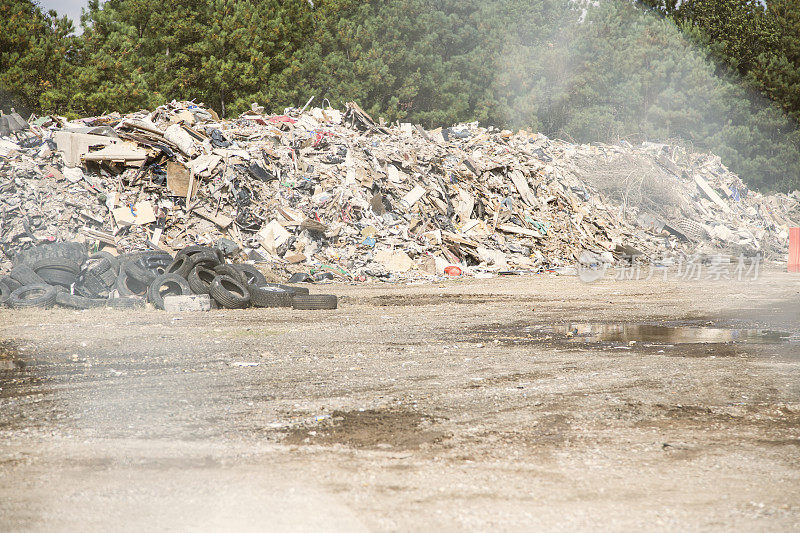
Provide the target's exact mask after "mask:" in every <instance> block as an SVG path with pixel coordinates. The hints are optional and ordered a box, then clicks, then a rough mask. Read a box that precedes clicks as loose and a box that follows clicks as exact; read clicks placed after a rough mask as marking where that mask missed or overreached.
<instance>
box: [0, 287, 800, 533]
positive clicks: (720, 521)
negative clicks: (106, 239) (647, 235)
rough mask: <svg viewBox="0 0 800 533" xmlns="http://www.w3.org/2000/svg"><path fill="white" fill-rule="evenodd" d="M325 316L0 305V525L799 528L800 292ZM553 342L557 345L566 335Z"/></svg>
mask: <svg viewBox="0 0 800 533" xmlns="http://www.w3.org/2000/svg"><path fill="white" fill-rule="evenodd" d="M311 288H312V291H314V292H330V293H334V294H337V295H339V296H340V297H341V304H340V308H339V309H338V310H336V311H316V312H314V311H293V310H291V309H288V310H286V309H264V310H244V311H215V312H211V313H190V314H180V315H179V314H169V313H164V312H161V311H155V310H137V311H133V312H131V311H123V310H91V311H68V310H56V309H54V310H48V311H25V312H20V311H12V310H0V339H2V343H1V344H0V368H2V369H3V370H2V371H0V530H2V531H21V530H24V531H75V530H81V531H108V530H115V531H142V530H156V531H162V530H180V531H207V530H210V531H250V530H254V531H289V530H291V531H298V530H299V531H320V530H324V531H331V530H333V531H361V530H367V531H419V530H423V529H429V528H437V529H441V530H447V531H451V530H457V531H463V530H500V531H503V530H520V529H522V530H533V529H537V530H540V529H547V530H563V531H574V530H576V529H577V530H589V529H591V530H597V529H601V530H630V529H634V528H636V529H647V530H672V531H674V530H731V529H744V530H770V531H774V530H791V529H798V528H800V379H799V378H800V353H798V352H800V344H798V343H797V342H780V343H763V344H759V343H754V344H746V343H739V342H733V343H732V342H724V343H711V344H709V343H705V344H685V345H680V344H679V345H676V344H670V343H668V342H666V343H665V342H646V341H640V342H636V343H628V342H622V343H620V342H605V343H581V342H572V341H574V338H569V336H568V335H565V334H562V333H552V334H547V333H542V332H543V331H545V332H546V331H547V330H546V329H543V328H547V327H548V326H551V325H564V324H571V323H581V322H602V323H608V324H615V323H646V324H656V325H658V324H661V325H664V324H666V325H684V326H708V325H714V326H717V327H724V328H728V327H733V328H745V327H747V328H768V329H772V330H780V331H785V332H789V333H795V334H796V333H798V332H800V316H799V315H800V276H797V275H789V274H786V273H783V272H778V271H766V272H764V273H762V275H761V277H760V279H759V280H758V281H756V282H752V281H751V282H739V281H722V282H712V281H697V282H686V281H680V280H675V279H669V280H666V281H665V280H662V279H651V280H647V281H644V280H639V281H633V280H631V281H613V280H610V279H609V280H604V281H600V282H597V283H593V284H584V283H581V282H580V281H578V280H577V278H575V277H570V276H557V275H554V274H544V275H539V276H514V277H504V278H495V279H489V280H464V281H461V280H458V281H449V282H447V283H440V284H416V285H389V284H381V283H368V284H360V285H358V286H348V285H338V284H331V285H325V286H316V287H311ZM567 329H568V328H567Z"/></svg>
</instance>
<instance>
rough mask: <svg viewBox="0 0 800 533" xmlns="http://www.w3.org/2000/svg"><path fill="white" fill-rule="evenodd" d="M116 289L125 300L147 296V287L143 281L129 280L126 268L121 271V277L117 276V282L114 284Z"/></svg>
mask: <svg viewBox="0 0 800 533" xmlns="http://www.w3.org/2000/svg"><path fill="white" fill-rule="evenodd" d="M114 287H115V288H116V289H117V293H118V294H119V295H120V296H122V297H123V298H127V297H130V296H144V295H145V294H147V285H145V284H144V283H142V282H141V281H137V280H135V279H132V278H129V277H128V274H127V273H126V272H125V269H124V268H121V269H120V272H119V276H117V281H116V283H115V284H114Z"/></svg>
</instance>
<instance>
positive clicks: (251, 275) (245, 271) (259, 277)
mask: <svg viewBox="0 0 800 533" xmlns="http://www.w3.org/2000/svg"><path fill="white" fill-rule="evenodd" d="M231 266H232V267H233V268H235V269H236V270H238V271H239V272H241V273H242V275H243V276H244V279H245V282H246V283H247V284H248V285H258V286H263V285H265V284H266V283H267V278H265V277H264V274H262V273H261V271H260V270H259V269H257V268H256V267H254V266H253V265H248V264H247V263H238V264H235V265H231Z"/></svg>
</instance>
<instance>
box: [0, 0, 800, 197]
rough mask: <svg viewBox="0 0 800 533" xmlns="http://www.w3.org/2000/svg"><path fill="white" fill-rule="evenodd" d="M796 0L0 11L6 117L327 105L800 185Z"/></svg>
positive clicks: (154, 2)
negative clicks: (695, 157)
mask: <svg viewBox="0 0 800 533" xmlns="http://www.w3.org/2000/svg"><path fill="white" fill-rule="evenodd" d="M795 4H798V3H797V2H795V0H774V1H773V0H769V1H768V3H767V5H766V7H765V6H764V5H762V4H761V3H759V2H758V1H756V0H684V1H683V2H678V1H677V0H640V1H639V2H635V3H632V2H629V1H625V0H620V1H617V0H606V1H604V2H601V3H600V4H599V5H598V6H593V5H591V3H589V5H588V6H583V5H582V4H581V3H580V2H575V1H569V0H533V1H531V0H524V1H523V0H493V1H486V0H437V1H433V0H383V1H381V0H369V1H355V0H314V1H313V2H312V1H309V0H170V1H169V2H167V1H165V0H107V1H106V2H104V3H103V4H102V5H100V3H99V2H98V0H91V1H90V3H89V6H88V8H87V10H86V11H85V13H84V15H83V17H82V20H81V21H80V24H81V26H82V28H83V33H82V35H80V36H75V35H74V34H73V33H72V32H73V29H74V27H73V23H72V21H69V20H68V19H66V18H64V17H58V16H57V15H56V13H55V12H43V11H42V10H41V9H40V8H39V7H38V6H37V5H36V4H35V3H34V2H32V1H31V0H5V2H3V3H2V4H1V5H0V105H2V106H3V107H5V108H7V107H9V106H11V105H15V106H16V107H17V108H21V109H23V110H26V111H35V112H38V113H59V114H66V115H68V116H69V115H80V116H85V115H92V114H99V113H105V112H110V111H120V112H123V113H124V112H129V111H133V110H136V109H141V108H152V107H154V106H157V105H159V104H161V103H163V102H164V101H168V100H172V99H196V101H202V102H204V103H206V104H207V105H209V106H210V107H212V108H214V109H215V110H216V111H217V112H219V113H220V114H224V115H226V116H235V115H237V114H238V113H240V112H242V111H243V110H244V109H246V108H248V107H249V105H250V103H251V102H258V103H260V104H262V105H265V106H266V107H267V108H269V109H271V110H272V111H276V112H277V111H281V110H282V109H283V108H284V107H288V106H301V105H302V104H303V103H305V101H306V100H308V98H309V97H311V96H312V95H313V96H315V97H316V102H317V103H320V102H322V101H323V99H325V98H327V99H328V100H329V101H330V102H331V104H332V105H334V106H341V105H342V104H343V103H344V102H345V101H350V100H354V101H357V102H359V104H361V106H362V107H363V108H364V109H365V110H367V111H368V112H370V113H372V114H373V115H374V116H376V117H378V116H379V117H383V118H385V119H386V120H387V121H394V120H401V121H411V122H416V123H421V124H423V125H425V126H426V127H435V126H441V125H450V124H453V123H456V122H463V121H475V120H477V121H480V122H481V123H483V124H485V125H495V126H498V127H508V128H521V127H524V128H528V129H531V130H534V131H541V132H543V133H545V134H547V135H549V136H552V137H561V138H566V139H570V140H574V141H580V142H591V141H602V142H615V141H617V140H620V139H626V140H628V141H631V142H638V141H641V140H650V141H663V142H667V141H668V142H679V143H685V144H688V145H689V146H690V147H691V148H692V149H695V150H710V151H713V152H715V153H717V154H719V155H720V156H721V157H722V159H723V162H724V163H725V164H727V165H728V166H729V167H730V168H731V169H732V170H734V171H735V172H737V173H739V174H740V175H741V176H742V178H743V179H744V180H745V181H746V182H748V183H749V184H750V186H751V187H754V188H761V189H772V190H792V189H796V188H800V130H798V126H797V119H798V118H800V90H798V88H799V87H800V5H798V6H796V5H795Z"/></svg>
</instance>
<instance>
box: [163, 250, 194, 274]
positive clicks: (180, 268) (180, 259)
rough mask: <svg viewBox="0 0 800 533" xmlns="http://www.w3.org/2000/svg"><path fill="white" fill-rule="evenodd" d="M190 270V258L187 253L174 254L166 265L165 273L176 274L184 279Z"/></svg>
mask: <svg viewBox="0 0 800 533" xmlns="http://www.w3.org/2000/svg"><path fill="white" fill-rule="evenodd" d="M191 271H192V258H191V256H188V255H181V256H175V259H174V260H173V261H172V263H170V264H169V266H167V271H166V272H165V274H177V275H178V276H180V277H182V278H184V279H186V278H187V277H188V276H189V273H190V272H191Z"/></svg>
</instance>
